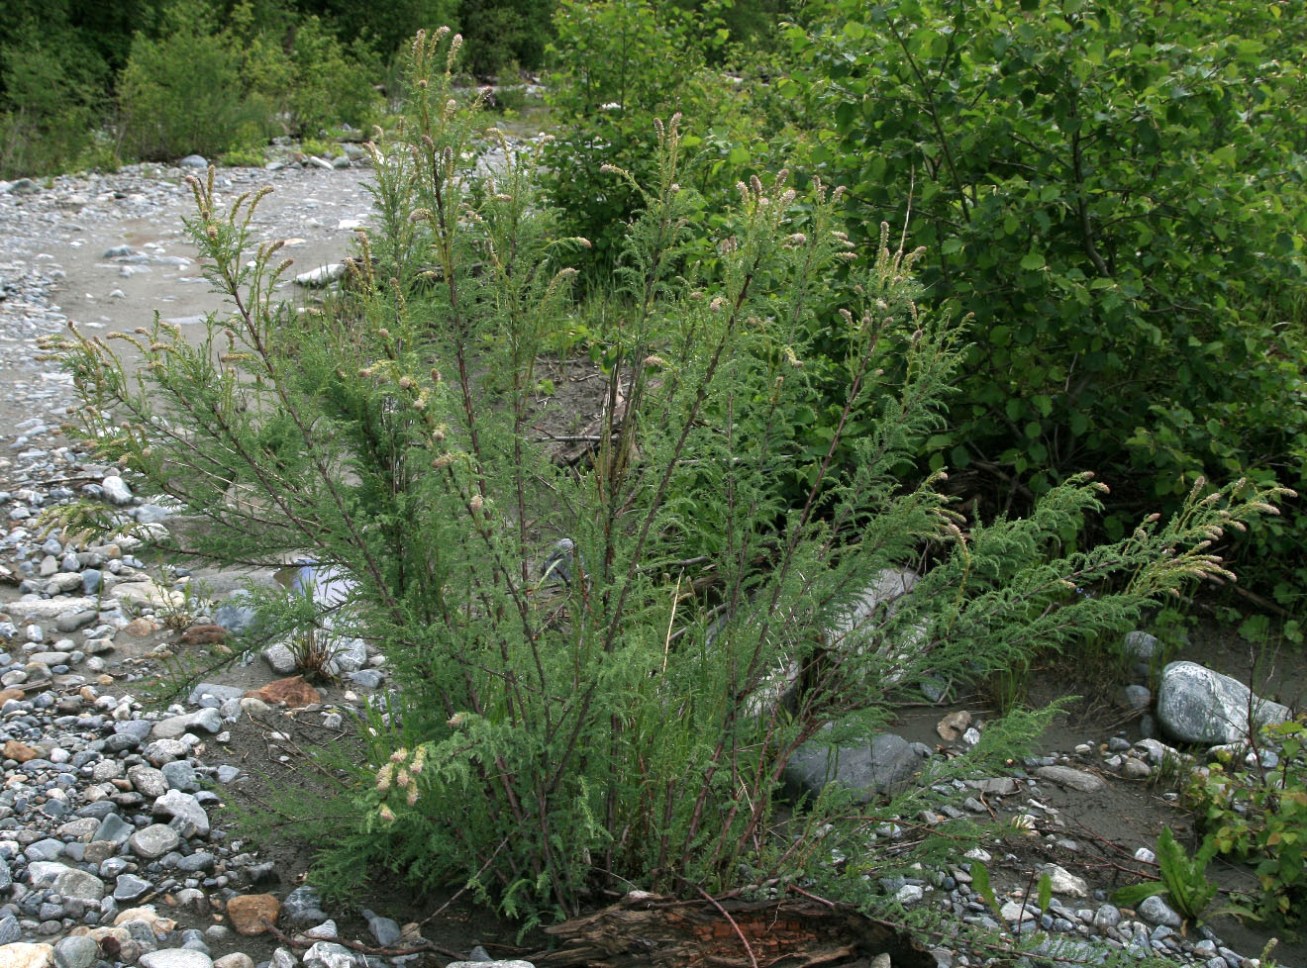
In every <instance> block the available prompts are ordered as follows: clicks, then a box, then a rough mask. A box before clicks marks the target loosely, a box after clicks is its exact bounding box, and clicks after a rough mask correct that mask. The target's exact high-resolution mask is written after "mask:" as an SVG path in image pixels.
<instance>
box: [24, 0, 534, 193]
mask: <svg viewBox="0 0 1307 968" xmlns="http://www.w3.org/2000/svg"><path fill="white" fill-rule="evenodd" d="M552 9H553V0H461V2H460V0H402V2H398V3H385V4H367V3H361V2H358V0H131V2H125V3H113V4H75V3H71V2H69V0H50V2H46V0H11V2H9V3H7V4H6V6H5V15H4V16H3V17H0V177H5V178H12V177H17V176H20V175H41V174H48V173H54V172H58V171H64V170H68V169H72V168H85V167H111V166H113V165H115V164H118V163H120V162H126V161H134V160H140V159H176V158H178V157H181V156H182V155H185V154H188V153H192V152H199V153H203V154H206V155H213V156H217V155H220V154H222V153H223V152H225V151H228V150H233V149H244V150H245V152H246V153H247V154H248V153H249V149H252V148H259V147H261V146H263V145H265V144H266V143H267V140H268V139H269V137H271V136H274V135H278V134H293V135H300V136H303V137H306V138H317V137H319V136H320V135H321V133H322V131H323V130H324V129H327V128H330V127H333V126H339V125H342V124H349V125H352V126H354V127H356V128H358V127H362V128H364V129H365V130H366V128H367V126H368V125H369V124H370V123H371V122H373V121H375V120H379V118H380V112H381V109H382V108H383V107H384V102H383V99H382V97H381V95H380V93H379V90H380V89H384V88H385V87H386V85H387V82H388V81H391V80H392V79H393V78H394V77H396V76H397V75H396V74H395V72H394V70H393V69H392V68H391V66H390V65H391V64H392V63H393V62H394V60H395V58H396V57H397V56H398V54H399V53H400V51H401V49H402V48H403V47H404V46H405V45H406V43H407V41H408V40H410V39H411V38H412V36H413V34H414V32H415V31H416V30H417V29H419V28H421V27H429V28H434V27H435V26H437V25H440V24H450V23H453V24H458V23H460V22H464V23H466V24H467V25H468V29H467V31H466V33H467V40H468V48H469V53H470V54H471V57H470V58H469V60H468V62H467V69H468V70H470V71H474V72H477V73H482V74H485V73H494V72H498V71H501V70H512V69H516V67H517V66H519V65H520V66H522V67H532V68H534V67H539V66H540V64H541V59H542V56H543V50H544V44H545V41H546V39H547V38H548V36H549V31H550V16H551V14H552ZM393 86H394V85H393V84H392V85H391V87H393ZM390 93H392V94H395V93H398V92H396V91H393V90H392V91H391V92H390Z"/></svg>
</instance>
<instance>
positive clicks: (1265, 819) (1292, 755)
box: [1188, 722, 1307, 929]
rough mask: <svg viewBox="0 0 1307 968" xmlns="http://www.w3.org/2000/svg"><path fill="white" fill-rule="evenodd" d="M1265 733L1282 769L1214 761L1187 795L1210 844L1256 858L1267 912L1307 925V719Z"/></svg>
mask: <svg viewBox="0 0 1307 968" xmlns="http://www.w3.org/2000/svg"><path fill="white" fill-rule="evenodd" d="M1264 734H1265V735H1264V742H1265V743H1267V744H1268V748H1273V749H1276V750H1278V753H1277V755H1278V756H1279V765H1278V766H1277V767H1276V768H1275V769H1272V770H1269V771H1263V769H1262V768H1261V767H1260V766H1259V765H1252V766H1249V765H1248V764H1247V763H1238V762H1231V761H1229V760H1227V761H1226V762H1225V763H1224V764H1222V763H1215V764H1212V765H1211V766H1210V767H1208V768H1207V769H1205V770H1198V771H1195V772H1194V774H1193V776H1192V778H1191V781H1190V784H1189V788H1188V797H1189V799H1190V801H1191V802H1192V803H1193V804H1194V807H1195V809H1196V811H1197V813H1198V816H1199V822H1200V823H1201V825H1202V829H1203V831H1204V833H1205V836H1206V840H1205V844H1207V845H1210V850H1211V851H1212V852H1213V853H1220V854H1225V855H1229V856H1231V857H1234V858H1237V859H1238V860H1241V861H1246V862H1248V863H1251V864H1252V865H1253V866H1254V868H1255V870H1256V872H1257V881H1258V884H1259V885H1260V887H1261V889H1262V893H1261V897H1260V903H1259V905H1258V907H1259V910H1260V913H1261V914H1262V915H1264V916H1266V917H1270V918H1272V919H1274V920H1277V921H1279V922H1281V923H1283V924H1285V925H1286V926H1288V927H1290V928H1293V929H1301V928H1302V926H1303V923H1304V912H1307V870H1305V869H1304V866H1303V850H1304V846H1305V845H1304V841H1307V742H1304V739H1305V738H1307V727H1305V726H1304V725H1303V724H1302V723H1301V722H1288V723H1281V724H1279V725H1275V726H1268V727H1266V728H1265V730H1264ZM1256 753H1257V751H1256V750H1254V751H1253V756H1254V758H1256Z"/></svg>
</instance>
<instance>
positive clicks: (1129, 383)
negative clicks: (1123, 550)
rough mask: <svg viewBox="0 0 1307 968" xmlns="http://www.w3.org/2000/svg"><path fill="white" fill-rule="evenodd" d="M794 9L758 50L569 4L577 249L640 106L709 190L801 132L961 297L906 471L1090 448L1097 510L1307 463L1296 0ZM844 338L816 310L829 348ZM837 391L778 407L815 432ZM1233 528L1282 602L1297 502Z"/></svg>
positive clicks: (963, 473)
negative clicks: (937, 405)
mask: <svg viewBox="0 0 1307 968" xmlns="http://www.w3.org/2000/svg"><path fill="white" fill-rule="evenodd" d="M801 12H802V15H803V19H802V21H801V22H798V23H791V24H789V25H788V26H786V27H784V28H783V30H782V32H781V35H780V36H779V37H778V38H776V39H775V41H774V43H773V44H772V47H771V50H772V53H771V54H770V57H769V58H767V57H763V56H761V55H760V54H759V52H758V51H756V50H749V49H741V48H738V47H731V46H730V45H727V44H722V43H721V42H720V41H719V40H718V38H717V37H716V36H715V35H714V33H713V31H712V30H711V29H707V25H705V24H704V23H703V22H702V21H698V22H694V23H689V22H686V21H685V20H684V19H680V18H678V17H676V16H674V15H672V14H669V13H668V11H666V10H665V9H663V8H661V7H655V6H654V5H651V4H648V3H644V2H641V0H611V2H607V3H600V4H590V3H575V4H564V5H563V6H562V7H561V8H560V13H559V20H558V27H557V33H558V41H557V46H556V51H557V64H556V66H557V68H558V70H557V71H556V73H555V75H554V77H553V85H552V94H551V97H552V103H553V104H554V107H555V110H556V112H557V113H558V118H559V121H560V122H561V123H562V125H563V128H562V130H561V131H560V133H559V138H558V141H557V142H556V143H555V145H554V146H553V147H552V148H551V164H552V165H553V166H554V168H555V169H556V175H555V178H556V181H555V182H554V183H553V184H552V186H551V190H552V196H553V198H554V199H555V200H556V201H557V202H558V203H559V204H560V205H561V206H562V207H563V209H564V212H565V217H566V218H567V219H568V220H569V224H570V225H572V226H574V227H575V228H576V230H577V231H581V232H584V233H585V234H587V235H589V236H590V237H592V238H594V239H596V242H597V245H596V250H597V255H596V259H598V260H603V259H606V258H610V252H611V247H612V244H613V242H612V240H613V239H616V238H618V237H619V236H620V225H621V220H622V219H623V218H626V217H629V214H630V213H631V211H632V210H633V209H634V208H635V207H636V205H637V203H636V197H635V196H634V194H633V193H631V192H629V191H624V190H622V189H620V188H619V189H616V190H615V189H613V188H612V187H611V186H609V185H607V184H605V183H604V182H603V181H602V179H599V178H597V177H595V174H594V172H593V168H594V167H595V166H597V165H598V164H599V163H600V162H599V160H598V159H599V157H600V156H601V155H604V154H605V153H612V155H613V156H614V157H617V158H619V159H620V163H621V164H623V165H625V166H628V167H630V168H632V170H635V171H642V172H643V171H647V170H648V167H649V162H650V159H651V158H652V157H653V154H652V152H651V149H650V145H651V141H652V138H653V128H652V125H651V119H652V118H653V117H654V116H657V115H659V114H665V113H666V112H668V111H671V110H682V111H684V112H685V113H686V116H687V118H688V119H689V121H688V122H687V138H686V145H687V158H686V161H685V171H686V175H685V178H686V180H687V182H689V183H691V184H694V185H695V187H696V188H698V189H700V191H701V192H703V194H704V195H705V197H712V198H721V197H722V196H723V195H724V194H728V193H729V191H730V187H731V186H732V185H733V184H734V183H735V181H737V180H738V179H740V178H747V177H748V176H749V175H750V174H752V173H754V172H757V171H764V170H767V169H768V168H769V167H773V166H774V165H775V163H776V158H777V156H778V155H780V156H782V157H795V158H800V159H804V161H805V164H804V165H801V166H800V167H802V168H805V169H807V170H810V171H812V172H816V173H820V174H821V175H822V177H823V178H825V180H826V181H827V182H828V183H830V184H839V185H844V186H847V189H848V191H847V193H846V194H845V196H844V198H845V199H846V206H847V216H848V218H849V222H850V226H851V229H850V231H851V232H852V233H853V235H854V237H855V238H856V239H858V240H859V241H861V242H863V243H865V244H873V245H874V243H875V233H874V231H873V229H874V227H875V226H877V225H879V224H880V223H881V222H882V221H889V222H890V223H891V224H893V225H895V226H896V227H900V228H902V230H903V231H904V232H905V233H906V237H907V238H908V239H910V240H911V241H912V242H913V243H914V244H920V245H923V246H924V247H925V249H926V252H927V256H926V258H925V259H924V260H923V262H922V268H921V278H922V281H923V283H924V284H925V287H926V296H925V297H924V299H925V301H926V302H927V303H929V304H930V305H931V306H932V307H935V308H936V309H938V310H939V311H942V312H946V313H951V314H953V315H955V316H958V317H962V316H964V315H965V316H968V317H969V318H970V323H969V327H968V334H969V339H970V344H971V345H970V348H969V349H968V354H967V364H966V366H965V367H964V369H963V375H962V376H961V377H960V379H959V381H958V386H957V395H956V396H955V397H954V398H953V399H952V400H951V401H950V413H951V414H952V415H953V420H952V421H951V425H950V427H949V428H948V429H947V430H942V431H940V432H939V433H936V434H932V435H931V436H930V437H929V438H928V439H927V440H926V441H925V442H924V447H923V454H922V458H921V460H920V462H919V464H918V472H919V473H921V474H925V473H928V472H930V471H931V470H935V469H938V468H941V467H947V468H948V469H949V471H950V477H951V481H950V485H949V486H950V489H951V490H952V491H953V493H956V494H958V495H960V496H963V497H965V498H967V499H968V500H970V501H972V502H973V506H974V507H975V508H976V511H977V513H978V514H981V515H982V516H990V515H993V514H996V513H1000V512H1003V511H1008V510H1019V509H1022V508H1027V507H1029V506H1030V504H1031V501H1032V500H1034V499H1035V498H1036V497H1037V496H1038V495H1039V494H1041V493H1043V492H1044V491H1045V490H1046V489H1047V488H1048V487H1049V486H1051V485H1052V484H1053V483H1054V482H1055V481H1058V480H1061V479H1062V478H1063V477H1065V476H1066V475H1067V474H1068V473H1073V472H1075V471H1079V470H1082V469H1085V468H1093V469H1095V470H1096V471H1097V472H1099V473H1100V474H1101V475H1102V477H1103V479H1105V480H1108V481H1110V482H1111V483H1112V484H1113V488H1114V497H1113V501H1112V504H1111V510H1110V512H1109V514H1108V515H1107V517H1106V519H1105V521H1104V522H1103V527H1104V529H1105V532H1106V533H1107V534H1109V535H1119V534H1121V533H1123V532H1124V531H1125V530H1127V529H1128V528H1129V526H1130V522H1131V521H1132V520H1133V519H1134V517H1135V516H1136V514H1137V513H1138V512H1139V510H1140V509H1142V508H1145V507H1150V506H1152V505H1153V504H1155V503H1157V502H1159V501H1160V502H1161V503H1162V505H1163V506H1165V507H1167V508H1172V509H1173V508H1174V507H1176V506H1177V504H1178V502H1179V501H1181V500H1182V499H1183V496H1184V495H1185V494H1187V493H1188V491H1189V488H1190V487H1191V486H1192V484H1193V482H1194V481H1195V480H1196V479H1198V478H1199V477H1206V478H1207V479H1222V478H1229V477H1237V476H1246V477H1248V478H1250V479H1252V480H1255V481H1260V482H1267V481H1270V480H1278V481H1280V482H1282V483H1285V484H1287V485H1290V486H1292V487H1295V488H1297V489H1298V490H1300V491H1302V490H1304V487H1305V486H1307V247H1305V243H1304V239H1305V238H1307V124H1304V123H1303V121H1304V117H1303V115H1304V105H1307V96H1305V95H1307V72H1304V71H1303V69H1302V68H1301V66H1300V63H1301V58H1300V57H1299V56H1298V54H1297V52H1298V51H1300V50H1301V49H1302V48H1303V46H1304V44H1305V43H1307V6H1304V4H1303V3H1302V2H1301V0H1289V2H1284V3H1275V4H1264V3H1258V2H1238V3H1231V4H1223V5H1221V6H1220V7H1219V8H1218V7H1213V6H1211V5H1208V4H1202V3H1195V2H1177V3H1167V4H1162V5H1156V4H1153V5H1148V4H1145V5H1139V4H1128V3H1118V2H1095V3H1084V2H1080V0H1074V2H1071V0H1068V2H1065V3H1062V2H1058V3H1043V4H1039V5H1038V7H1037V8H1035V9H1029V5H1019V6H1018V5H1008V6H1004V7H1001V8H1000V7H996V6H992V5H982V6H977V5H975V4H970V3H964V2H955V0H897V2H894V3H886V4H877V5H873V6H871V7H868V6H867V5H866V4H863V3H860V2H857V0H822V2H818V3H810V4H805V5H804V6H803V7H802V10H801ZM723 62H724V63H725V64H727V65H728V66H733V68H734V73H733V75H731V76H723V74H722V72H721V70H720V65H721V64H722V63H723ZM705 65H712V66H711V67H708V66H705ZM723 91H725V92H726V95H727V96H726V97H722V96H720V95H721V93H722V92H723ZM600 149H602V150H600ZM573 172H579V173H584V175H583V177H577V178H572V177H570V174H571V173H573ZM841 347H842V339H841V337H840V335H839V334H838V333H835V332H832V333H829V334H827V337H826V341H825V344H824V348H825V350H826V355H827V356H828V357H830V358H836V359H838V358H839V356H840V355H841V353H842V348H841ZM829 390H830V392H831V393H832V394H834V395H836V396H837V395H838V392H839V380H838V374H832V382H831V384H830V386H829ZM838 412H839V408H838V407H835V406H817V407H814V409H813V412H812V413H810V414H808V415H806V416H805V418H804V419H803V421H802V422H800V423H797V424H796V425H795V427H794V432H795V433H796V435H808V436H810V435H814V434H816V435H826V434H828V433H829V431H830V428H831V424H832V421H833V420H834V419H835V415H836V414H837V413H838ZM1233 543H1234V544H1235V546H1236V547H1235V551H1234V553H1235V554H1237V555H1238V556H1241V557H1242V558H1243V559H1244V560H1247V561H1249V562H1255V563H1256V564H1255V567H1253V568H1251V569H1250V572H1251V574H1249V575H1248V576H1247V578H1248V579H1249V581H1248V584H1249V585H1250V586H1251V588H1252V589H1254V590H1255V594H1256V595H1258V596H1259V598H1260V599H1261V601H1262V603H1263V604H1267V603H1269V604H1270V605H1271V608H1272V609H1274V610H1278V611H1279V612H1280V613H1281V614H1283V615H1288V616H1290V617H1292V616H1295V615H1300V614H1301V612H1302V606H1303V604H1304V602H1305V601H1307V553H1305V552H1304V549H1307V514H1304V513H1303V512H1302V511H1301V510H1299V509H1298V508H1294V509H1291V510H1290V512H1289V513H1288V514H1286V515H1285V517H1284V518H1283V519H1282V520H1280V521H1277V522H1274V523H1272V524H1268V525H1267V526H1266V527H1263V528H1260V529H1258V530H1257V531H1256V532H1255V533H1254V534H1252V535H1249V536H1244V537H1240V538H1238V539H1236V540H1234V541H1233ZM1297 628H1298V627H1297V626H1296V625H1291V626H1290V632H1291V634H1294V635H1297V634H1300V631H1297Z"/></svg>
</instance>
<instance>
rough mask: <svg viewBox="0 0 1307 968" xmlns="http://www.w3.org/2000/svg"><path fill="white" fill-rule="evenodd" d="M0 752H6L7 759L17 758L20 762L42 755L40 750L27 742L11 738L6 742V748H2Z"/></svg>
mask: <svg viewBox="0 0 1307 968" xmlns="http://www.w3.org/2000/svg"><path fill="white" fill-rule="evenodd" d="M0 753H4V757H5V759H7V760H17V761H18V762H19V763H26V762H27V761H28V760H34V759H36V758H37V757H38V756H40V755H41V751H40V750H38V749H33V748H32V747H31V746H28V745H27V744H26V743H20V742H19V741H18V740H16V739H11V740H9V741H8V742H7V743H5V745H4V749H3V750H0Z"/></svg>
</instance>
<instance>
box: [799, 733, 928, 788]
mask: <svg viewBox="0 0 1307 968" xmlns="http://www.w3.org/2000/svg"><path fill="white" fill-rule="evenodd" d="M920 749H921V748H920V747H918V746H914V745H913V744H911V743H909V742H908V741H907V740H905V739H904V738H903V737H902V736H897V735H895V734H894V733H881V734H879V735H877V736H875V737H873V738H872V740H871V742H870V743H850V744H846V745H843V746H837V747H832V746H830V744H828V743H824V742H822V741H821V740H820V739H815V740H811V741H809V742H807V743H805V744H804V745H803V746H800V747H799V748H798V749H797V750H796V751H795V753H794V755H793V756H792V757H791V758H790V762H789V763H788V764H786V767H785V773H784V776H783V779H784V782H785V786H786V789H787V790H788V792H789V793H790V795H791V796H793V797H795V798H796V799H797V798H799V797H801V796H805V795H807V796H816V795H817V794H819V793H820V792H821V791H822V790H823V789H824V788H825V786H826V784H828V783H838V784H840V785H841V786H843V787H845V788H847V789H850V790H855V791H858V797H859V799H861V800H862V801H864V802H865V801H867V800H870V799H871V798H872V797H874V796H876V795H877V794H880V793H893V792H895V791H897V790H900V789H902V788H903V787H904V786H906V785H907V783H908V782H909V781H910V780H911V779H912V776H913V775H914V774H915V773H916V772H917V771H918V770H919V769H921V764H922V760H923V756H922V753H921V752H920Z"/></svg>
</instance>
